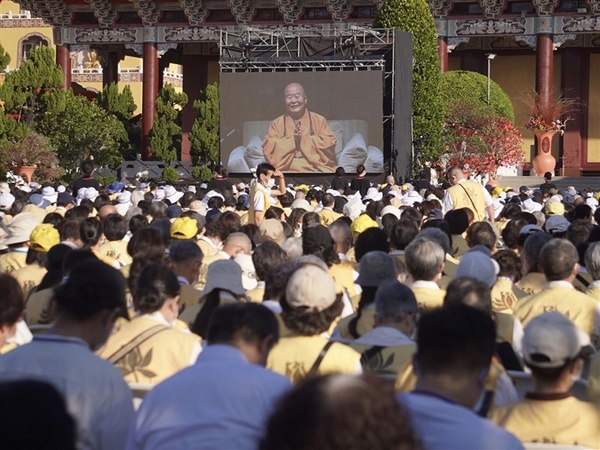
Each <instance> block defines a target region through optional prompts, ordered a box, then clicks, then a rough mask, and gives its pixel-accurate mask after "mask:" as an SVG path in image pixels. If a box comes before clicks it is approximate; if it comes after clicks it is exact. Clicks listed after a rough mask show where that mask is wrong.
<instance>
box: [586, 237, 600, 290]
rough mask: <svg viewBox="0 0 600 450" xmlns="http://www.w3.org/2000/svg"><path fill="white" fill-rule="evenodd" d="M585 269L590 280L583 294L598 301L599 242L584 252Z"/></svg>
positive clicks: (599, 288) (599, 280)
mask: <svg viewBox="0 0 600 450" xmlns="http://www.w3.org/2000/svg"><path fill="white" fill-rule="evenodd" d="M585 269H586V270H587V273H588V274H589V275H590V277H591V278H592V280H593V281H592V282H591V283H590V284H589V286H588V287H587V290H586V291H585V293H586V294H587V295H590V296H591V297H592V298H593V299H594V300H599V299H600V242H595V243H593V244H590V246H589V247H588V249H587V250H586V252H585Z"/></svg>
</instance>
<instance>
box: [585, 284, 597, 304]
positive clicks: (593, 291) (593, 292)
mask: <svg viewBox="0 0 600 450" xmlns="http://www.w3.org/2000/svg"><path fill="white" fill-rule="evenodd" d="M585 294H586V295H589V296H590V297H592V299H594V300H596V301H597V302H600V287H597V288H592V289H588V290H587V291H585Z"/></svg>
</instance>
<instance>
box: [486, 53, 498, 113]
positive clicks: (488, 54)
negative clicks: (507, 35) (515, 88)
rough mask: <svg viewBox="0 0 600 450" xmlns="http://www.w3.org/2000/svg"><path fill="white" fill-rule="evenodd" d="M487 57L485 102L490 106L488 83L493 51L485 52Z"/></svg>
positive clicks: (489, 81) (493, 55)
mask: <svg viewBox="0 0 600 450" xmlns="http://www.w3.org/2000/svg"><path fill="white" fill-rule="evenodd" d="M485 56H486V58H487V66H488V67H487V69H488V70H487V104H488V106H490V83H491V77H490V74H491V70H492V59H494V58H495V57H496V54H495V53H487V54H486V55H485Z"/></svg>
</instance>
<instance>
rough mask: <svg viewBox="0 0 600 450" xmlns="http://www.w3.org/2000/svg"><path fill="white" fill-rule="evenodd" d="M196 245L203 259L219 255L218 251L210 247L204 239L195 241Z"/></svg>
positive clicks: (212, 246)
mask: <svg viewBox="0 0 600 450" xmlns="http://www.w3.org/2000/svg"><path fill="white" fill-rule="evenodd" d="M207 239H208V238H207ZM196 244H198V247H200V250H202V255H203V256H204V257H205V258H206V257H208V256H212V255H216V254H217V253H219V250H218V249H217V248H216V247H215V246H214V245H211V244H210V243H208V242H206V241H205V240H204V239H198V240H197V241H196Z"/></svg>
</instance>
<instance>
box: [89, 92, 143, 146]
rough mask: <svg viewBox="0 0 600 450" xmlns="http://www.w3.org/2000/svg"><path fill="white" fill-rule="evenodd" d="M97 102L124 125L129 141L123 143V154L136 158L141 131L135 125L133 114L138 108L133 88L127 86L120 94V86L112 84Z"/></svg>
mask: <svg viewBox="0 0 600 450" xmlns="http://www.w3.org/2000/svg"><path fill="white" fill-rule="evenodd" d="M96 101H97V102H98V105H99V106H100V107H101V108H102V109H104V110H105V111H106V112H107V113H109V114H112V115H114V116H115V117H116V118H117V119H118V120H119V122H121V123H122V124H123V126H124V127H125V130H126V131H127V136H128V139H127V141H125V142H124V143H123V146H122V148H121V154H122V155H123V157H125V158H128V157H130V158H132V157H134V156H135V154H136V153H137V152H139V150H140V129H139V127H137V126H135V124H134V123H133V122H134V119H133V113H134V112H135V110H136V109H137V106H136V104H135V101H134V100H133V94H132V93H131V88H130V87H129V86H128V85H125V87H124V88H123V91H122V92H119V86H118V85H117V84H116V83H111V84H109V85H108V86H106V87H105V88H104V89H103V90H102V92H101V93H100V95H99V96H98V98H97V99H96Z"/></svg>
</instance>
